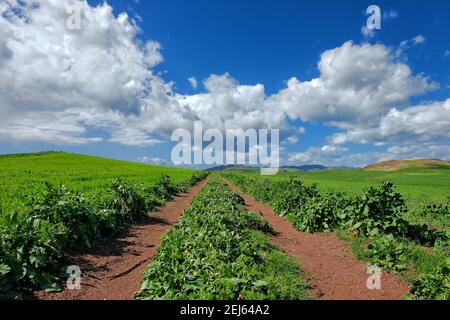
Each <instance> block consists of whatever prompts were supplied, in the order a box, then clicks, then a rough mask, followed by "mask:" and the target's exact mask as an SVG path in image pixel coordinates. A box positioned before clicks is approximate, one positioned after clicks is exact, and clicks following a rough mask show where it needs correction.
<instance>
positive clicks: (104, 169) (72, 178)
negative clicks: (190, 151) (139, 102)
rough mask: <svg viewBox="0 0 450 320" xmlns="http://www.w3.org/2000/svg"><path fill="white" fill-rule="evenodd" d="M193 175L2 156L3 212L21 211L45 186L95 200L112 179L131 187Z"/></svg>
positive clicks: (79, 158)
mask: <svg viewBox="0 0 450 320" xmlns="http://www.w3.org/2000/svg"><path fill="white" fill-rule="evenodd" d="M192 173H193V172H192V171H190V170H184V169H175V168H167V167H157V166H150V165H145V164H138V163H133V162H125V161H117V160H111V159H103V158H97V157H92V156H85V155H78V154H68V153H56V152H55V153H42V154H24V155H0V209H1V210H2V211H3V212H8V211H10V210H11V209H17V208H21V206H22V205H23V203H22V201H21V197H22V196H23V195H27V194H34V193H36V192H39V191H40V190H42V189H43V188H44V186H45V182H50V183H53V184H56V185H59V184H64V185H65V186H66V187H68V188H69V189H71V190H73V191H75V192H79V193H82V194H84V195H85V196H86V197H95V195H96V194H98V193H100V192H101V191H102V190H104V189H105V188H106V187H107V185H108V184H109V183H110V182H111V180H112V179H113V178H119V177H120V178H122V179H123V180H124V181H126V182H129V183H131V184H137V183H143V184H149V183H151V182H154V181H155V180H156V179H158V178H159V176H160V175H161V174H167V175H169V176H170V177H171V178H172V179H173V181H181V180H183V179H187V178H189V177H190V176H192Z"/></svg>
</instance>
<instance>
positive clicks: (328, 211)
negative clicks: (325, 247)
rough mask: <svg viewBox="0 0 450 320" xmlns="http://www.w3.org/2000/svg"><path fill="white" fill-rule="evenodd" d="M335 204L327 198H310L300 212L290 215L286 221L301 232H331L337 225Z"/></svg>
mask: <svg viewBox="0 0 450 320" xmlns="http://www.w3.org/2000/svg"><path fill="white" fill-rule="evenodd" d="M335 209H336V208H335V203H334V201H333V199H332V198H329V197H317V198H311V199H310V200H309V201H308V202H307V203H306V204H305V205H303V206H302V209H301V211H299V212H296V213H291V214H289V215H288V219H289V220H290V221H291V222H292V223H293V225H294V227H296V228H297V229H298V230H300V231H303V232H310V233H314V232H324V231H332V230H334V228H335V227H336V225H337V222H338V221H337V216H336V213H335V211H336V210H335Z"/></svg>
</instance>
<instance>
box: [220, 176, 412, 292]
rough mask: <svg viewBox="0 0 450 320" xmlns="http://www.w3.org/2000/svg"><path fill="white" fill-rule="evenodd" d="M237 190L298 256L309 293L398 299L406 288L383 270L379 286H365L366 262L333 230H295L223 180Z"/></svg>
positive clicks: (282, 244)
mask: <svg viewBox="0 0 450 320" xmlns="http://www.w3.org/2000/svg"><path fill="white" fill-rule="evenodd" d="M227 183H228V185H229V187H230V188H231V189H232V190H234V191H237V192H239V193H240V194H241V196H242V198H244V200H245V203H246V206H247V208H248V210H250V211H253V212H255V213H257V214H258V213H260V214H262V215H263V216H264V217H265V218H266V219H267V220H268V221H269V223H270V224H271V225H272V226H273V228H274V230H275V232H276V235H274V236H272V240H273V243H274V244H276V245H277V246H278V247H279V248H280V249H281V250H283V251H284V252H286V253H288V254H290V255H291V256H293V257H295V258H296V259H298V261H299V262H300V263H301V265H302V267H303V269H304V271H305V273H306V279H307V280H308V281H309V282H310V283H311V284H312V289H311V294H312V296H313V297H316V298H319V299H327V300H399V299H402V298H403V297H404V296H405V295H406V294H407V293H408V292H409V289H410V287H409V285H408V284H407V283H406V282H405V281H403V280H401V279H400V278H398V277H397V276H395V275H392V274H390V273H387V272H383V273H382V276H381V290H370V289H368V288H367V279H368V277H369V276H370V275H368V274H367V273H366V270H367V264H366V263H364V262H362V261H358V260H356V259H355V258H354V257H353V254H352V252H351V250H350V249H349V248H348V246H347V244H346V243H345V242H343V241H341V240H339V239H338V238H337V237H336V235H335V234H334V233H331V234H326V235H324V234H307V233H303V232H300V231H298V230H296V229H295V228H294V227H293V226H292V225H291V223H290V222H289V221H287V220H286V219H284V218H283V217H279V216H276V215H274V214H273V212H272V208H270V207H269V206H268V205H265V204H262V203H260V202H257V201H255V200H254V199H253V198H251V197H250V196H248V195H247V194H245V193H242V192H240V190H239V189H238V188H237V187H236V186H235V185H233V184H231V183H229V182H228V181H227Z"/></svg>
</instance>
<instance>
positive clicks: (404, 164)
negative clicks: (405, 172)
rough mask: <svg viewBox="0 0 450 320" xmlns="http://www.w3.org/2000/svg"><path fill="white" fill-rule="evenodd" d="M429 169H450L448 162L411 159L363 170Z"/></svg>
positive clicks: (376, 165)
mask: <svg viewBox="0 0 450 320" xmlns="http://www.w3.org/2000/svg"><path fill="white" fill-rule="evenodd" d="M414 168H429V169H433V168H435V169H439V168H444V169H445V168H448V169H450V162H448V161H443V160H439V159H411V160H388V161H382V162H378V163H375V164H371V165H369V166H367V167H365V168H364V170H366V171H397V170H401V169H414Z"/></svg>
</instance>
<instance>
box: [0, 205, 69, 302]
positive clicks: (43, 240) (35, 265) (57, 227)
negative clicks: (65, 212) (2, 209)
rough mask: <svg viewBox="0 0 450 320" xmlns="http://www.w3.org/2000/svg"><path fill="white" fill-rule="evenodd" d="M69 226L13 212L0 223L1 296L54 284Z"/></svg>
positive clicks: (16, 294) (11, 295) (48, 286)
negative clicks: (63, 241)
mask: <svg viewBox="0 0 450 320" xmlns="http://www.w3.org/2000/svg"><path fill="white" fill-rule="evenodd" d="M67 235H68V230H67V228H66V227H64V225H63V224H62V223H58V224H53V223H50V222H48V221H46V220H44V219H42V218H41V217H39V216H36V215H29V214H28V213H18V212H15V211H13V212H11V213H10V214H4V215H3V216H2V221H1V223H0V283H1V287H0V297H3V298H13V297H15V296H18V295H20V291H22V290H24V291H28V290H31V289H33V288H41V289H48V288H51V287H52V286H53V284H54V283H55V281H56V278H55V277H54V276H53V275H54V274H56V273H57V272H58V271H59V270H58V262H59V260H60V258H61V257H62V255H63V253H62V247H61V243H62V241H61V240H62V239H67V237H68V236H67Z"/></svg>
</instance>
